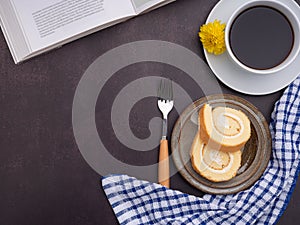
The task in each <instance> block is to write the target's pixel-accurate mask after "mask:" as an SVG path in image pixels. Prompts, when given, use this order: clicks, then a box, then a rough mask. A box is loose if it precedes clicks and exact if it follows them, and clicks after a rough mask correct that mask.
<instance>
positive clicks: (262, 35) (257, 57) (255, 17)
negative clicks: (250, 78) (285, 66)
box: [229, 6, 294, 70]
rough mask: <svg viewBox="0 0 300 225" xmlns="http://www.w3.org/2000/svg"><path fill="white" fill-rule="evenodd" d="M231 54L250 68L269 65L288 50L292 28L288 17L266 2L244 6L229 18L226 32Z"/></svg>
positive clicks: (289, 50) (262, 68)
mask: <svg viewBox="0 0 300 225" xmlns="http://www.w3.org/2000/svg"><path fill="white" fill-rule="evenodd" d="M229 41H230V45H231V49H232V52H233V54H234V55H235V57H236V58H237V59H239V61H240V62H242V63H243V64H245V65H246V66H248V67H251V68H254V69H261V70H265V69H270V68H273V67H275V66H277V65H279V64H280V63H282V62H283V61H284V60H285V59H286V58H287V57H288V55H289V53H290V52H291V49H292V47H293V44H294V32H293V28H292V26H291V24H290V22H289V20H288V19H287V18H286V17H285V16H284V15H283V14H282V13H281V12H279V11H278V10H276V9H274V8H271V7H267V6H255V7H252V8H249V9H246V10H245V11H243V12H242V13H240V15H238V16H237V18H236V19H235V20H234V21H233V23H232V26H231V30H230V33H229Z"/></svg>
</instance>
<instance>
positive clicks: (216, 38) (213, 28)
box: [199, 20, 226, 55]
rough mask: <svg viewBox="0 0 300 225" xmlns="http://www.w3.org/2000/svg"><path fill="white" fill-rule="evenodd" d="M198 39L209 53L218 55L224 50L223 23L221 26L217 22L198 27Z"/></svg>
mask: <svg viewBox="0 0 300 225" xmlns="http://www.w3.org/2000/svg"><path fill="white" fill-rule="evenodd" d="M199 37H200V40H201V42H202V44H203V47H204V48H205V49H206V50H207V51H208V52H209V53H213V54H215V55H220V54H222V53H223V52H224V51H225V50H226V47H225V23H223V24H221V23H220V21H219V20H215V21H214V22H213V23H208V24H204V25H202V26H201V27H200V32H199Z"/></svg>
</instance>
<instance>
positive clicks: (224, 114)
mask: <svg viewBox="0 0 300 225" xmlns="http://www.w3.org/2000/svg"><path fill="white" fill-rule="evenodd" d="M198 118H199V126H200V127H199V130H200V137H201V139H202V140H203V142H204V143H206V144H207V145H209V146H210V147H211V148H213V149H217V150H220V151H225V152H234V151H239V150H240V149H241V148H242V147H243V146H244V145H245V143H246V142H247V141H248V140H249V138H250V135H251V127H250V121H249V119H248V117H247V116H246V115H245V114H244V113H243V112H242V111H240V110H236V109H232V108H228V107H216V108H214V109H212V107H211V106H210V105H209V104H205V105H204V106H203V107H202V108H201V109H200V111H199V117H198Z"/></svg>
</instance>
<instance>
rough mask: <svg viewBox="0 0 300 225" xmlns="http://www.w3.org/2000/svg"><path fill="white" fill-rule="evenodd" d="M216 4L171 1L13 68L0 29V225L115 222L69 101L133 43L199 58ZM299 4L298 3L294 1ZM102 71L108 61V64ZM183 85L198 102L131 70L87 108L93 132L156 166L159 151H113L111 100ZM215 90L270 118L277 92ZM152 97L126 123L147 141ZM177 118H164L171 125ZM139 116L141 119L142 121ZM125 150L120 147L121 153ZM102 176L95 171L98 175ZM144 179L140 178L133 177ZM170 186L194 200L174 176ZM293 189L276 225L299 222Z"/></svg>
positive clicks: (179, 78)
mask: <svg viewBox="0 0 300 225" xmlns="http://www.w3.org/2000/svg"><path fill="white" fill-rule="evenodd" d="M217 2H218V1H216V0H201V1H200V0H198V1H197V0H186V1H184V0H178V1H177V2H175V3H172V4H170V5H167V6H164V7H162V8H160V9H157V10H155V11H152V12H150V13H147V14H144V15H140V16H138V17H136V18H133V19H130V20H129V21H126V22H125V23H121V24H119V25H116V26H113V27H111V28H108V29H105V30H103V31H100V32H96V33H94V34H92V35H89V36H87V37H84V38H82V39H80V40H76V41H74V42H72V43H69V44H67V45H65V46H63V47H62V48H59V49H56V50H54V51H51V52H49V53H46V54H44V55H41V56H38V57H36V58H33V59H31V60H28V61H26V62H24V63H22V64H20V65H15V64H14V63H13V61H12V57H11V55H10V52H9V50H8V47H7V44H6V42H5V39H4V37H3V35H2V33H0V106H1V107H0V125H1V126H0V144H1V145H0V149H1V150H0V180H1V181H0V224H1V225H26V224H28V225H38V224H44V225H48V224H49V225H50V224H51V225H52V224H64V225H65V224H81V225H96V224H117V220H116V218H115V216H114V214H113V211H112V209H111V208H110V206H109V204H108V202H107V199H106V197H105V195H104V192H103V190H102V188H101V186H100V179H101V175H100V174H98V173H96V172H95V171H94V170H93V169H92V168H91V167H90V166H89V165H88V164H87V163H86V161H85V160H84V159H83V157H82V155H81V154H80V151H79V149H78V147H77V144H76V141H75V138H74V134H73V129H72V102H73V97H74V93H75V90H76V87H77V85H78V83H79V81H80V79H81V77H82V76H83V74H84V72H85V71H86V69H87V68H88V67H89V66H90V65H91V63H93V61H94V60H96V59H97V58H98V57H99V56H101V55H103V54H104V53H105V52H107V51H109V50H110V49H113V48H115V47H117V46H119V45H122V44H125V43H129V42H133V41H138V40H163V41H168V42H172V43H176V44H179V45H181V46H184V47H186V48H187V49H190V50H191V51H193V52H194V53H196V54H197V55H199V56H200V57H201V58H202V59H204V54H203V50H202V48H201V45H200V42H199V39H198V36H197V32H198V30H199V26H200V25H201V24H203V23H204V22H205V19H206V17H207V15H208V14H209V12H210V10H211V9H212V8H213V6H214V5H215V4H216V3H217ZM297 2H298V3H299V2H300V1H299V0H297ZM108 66H109V65H108ZM162 71H163V73H164V75H166V76H168V77H171V78H173V79H174V80H176V82H177V83H178V84H180V85H182V86H183V87H184V88H185V89H186V91H187V92H188V93H189V95H190V96H191V98H192V99H193V100H196V99H198V98H199V97H202V96H201V95H202V94H201V92H199V90H198V89H197V87H196V86H195V84H193V82H192V81H191V79H190V78H187V77H186V76H185V75H184V74H183V73H182V72H181V71H179V70H174V68H170V67H168V66H166V65H163V66H161V65H158V64H156V63H150V62H149V63H147V62H145V63H139V64H136V65H131V66H129V67H128V68H125V69H124V70H123V71H122V74H123V75H122V76H120V74H118V73H117V74H115V75H114V76H113V77H111V79H110V80H109V81H108V82H107V83H106V84H105V87H104V88H103V90H102V91H101V93H100V95H99V97H98V101H97V106H96V124H97V128H98V131H99V135H100V136H101V139H102V140H103V142H104V143H106V145H110V146H111V149H113V150H112V152H111V153H112V154H113V155H114V156H115V157H117V158H119V159H121V160H125V161H127V162H128V163H132V164H138V165H141V164H143V163H149V162H150V163H151V162H155V161H156V160H157V156H158V148H155V149H153V150H152V151H149V152H146V153H145V156H143V154H139V155H138V156H137V155H136V154H135V153H134V152H132V151H130V149H129V150H128V149H127V148H125V147H122V145H121V144H120V142H118V141H117V140H116V136H115V134H114V133H113V132H111V124H110V117H109V115H108V113H107V112H109V110H110V108H111V106H112V103H113V100H114V97H115V95H116V94H117V93H118V91H120V90H121V89H122V88H123V87H124V86H125V85H126V84H127V83H129V82H131V81H133V80H135V79H137V78H139V77H143V76H149V74H150V75H151V74H161V73H162ZM219 85H220V87H221V88H222V91H223V93H228V94H233V95H237V96H240V97H243V98H245V99H246V100H248V101H250V102H251V103H253V104H254V105H255V106H256V107H257V108H258V109H259V110H260V111H261V112H262V113H263V114H264V115H265V117H266V119H267V120H268V121H269V119H270V113H271V111H272V109H273V105H274V103H275V101H276V100H278V99H279V98H280V96H281V94H282V91H279V92H276V93H273V94H270V95H266V96H249V95H244V94H241V93H238V92H236V91H234V90H232V89H230V88H228V87H226V86H225V85H223V84H222V83H219ZM149 103H151V104H152V103H153V104H155V100H154V99H151V98H150V99H146V100H145V102H143V101H140V102H138V104H136V105H135V106H134V109H133V111H134V112H133V113H131V114H130V115H131V117H130V118H129V122H130V126H131V129H132V132H133V133H134V134H135V135H136V136H137V137H138V138H146V137H148V136H149V130H148V128H147V126H148V122H149V120H150V119H151V118H152V117H154V116H159V115H160V114H159V112H158V110H157V109H156V107H149V106H147V105H149ZM177 117H178V114H177V113H176V112H174V113H171V115H170V124H171V125H174V123H175V121H176V119H177ZM145 118H146V119H145ZM127 150H128V151H127ZM102 175H104V174H102ZM142 177H143V176H142ZM171 183H172V187H173V188H174V189H177V190H180V191H183V192H187V193H190V194H194V195H197V196H201V192H199V191H198V190H196V189H195V188H193V187H191V186H190V185H189V184H188V183H187V182H186V181H185V180H184V179H183V178H182V177H181V175H180V174H179V173H176V174H175V175H174V176H172V178H171ZM299 202H300V184H299V181H298V184H297V185H296V188H295V190H294V193H293V195H292V197H291V200H290V203H289V205H288V207H287V209H286V211H285V212H284V214H283V216H282V217H281V218H280V220H279V223H278V224H299V221H300V214H299V210H300V203H299Z"/></svg>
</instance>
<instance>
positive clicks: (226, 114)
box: [212, 112, 245, 139]
mask: <svg viewBox="0 0 300 225" xmlns="http://www.w3.org/2000/svg"><path fill="white" fill-rule="evenodd" d="M226 117H231V118H233V119H234V120H236V121H238V123H239V125H240V127H241V129H240V132H239V133H237V134H236V135H232V136H227V135H226V138H228V139H234V138H237V137H239V136H241V135H242V134H243V132H244V130H245V126H244V123H243V121H242V120H241V119H240V117H238V116H237V115H235V114H233V113H229V112H224V113H221V114H219V115H218V117H217V123H219V124H221V125H224V127H225V128H227V129H228V128H229V127H230V125H229V122H228V119H226ZM212 120H213V119H212ZM212 124H214V123H213V121H212ZM213 129H214V131H215V132H216V133H218V134H219V135H222V136H224V134H222V133H221V132H220V131H218V129H216V128H215V124H214V127H213Z"/></svg>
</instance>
